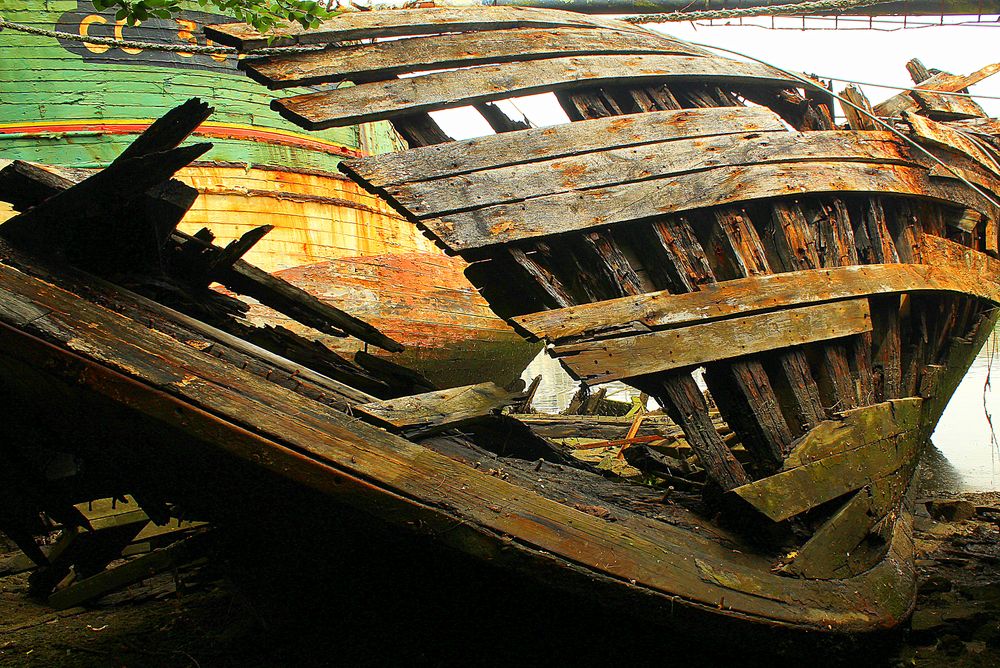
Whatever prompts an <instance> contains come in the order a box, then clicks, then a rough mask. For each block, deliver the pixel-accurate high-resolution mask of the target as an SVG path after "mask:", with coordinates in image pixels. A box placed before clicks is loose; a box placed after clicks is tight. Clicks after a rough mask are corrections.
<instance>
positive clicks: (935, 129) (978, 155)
mask: <svg viewBox="0 0 1000 668" xmlns="http://www.w3.org/2000/svg"><path fill="white" fill-rule="evenodd" d="M903 121H904V122H905V123H907V124H908V125H909V126H910V129H911V130H912V131H913V134H915V135H916V136H917V140H918V141H922V142H924V143H927V144H930V145H931V146H938V147H941V148H944V149H947V150H949V151H955V152H957V153H961V154H963V155H966V156H968V157H970V158H972V159H973V160H975V161H976V162H977V163H979V164H980V165H982V166H983V167H985V168H986V169H988V170H989V171H991V172H993V173H994V174H998V175H1000V164H998V162H997V159H996V157H994V155H992V154H991V153H989V152H987V151H986V149H984V148H983V147H982V146H980V145H979V144H978V143H977V142H976V141H975V140H974V139H973V138H972V137H970V136H969V135H966V134H965V133H963V132H962V131H961V130H959V129H957V128H955V127H952V126H950V125H945V124H944V123H938V122H937V121H932V120H931V119H929V118H924V117H923V116H918V115H917V114H914V113H911V112H904V113H903Z"/></svg>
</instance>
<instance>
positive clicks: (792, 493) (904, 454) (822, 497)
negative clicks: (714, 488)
mask: <svg viewBox="0 0 1000 668" xmlns="http://www.w3.org/2000/svg"><path fill="white" fill-rule="evenodd" d="M921 402H922V400H921V399H918V398H911V399H907V400H904V403H893V404H891V405H892V407H893V408H896V409H897V410H899V412H900V415H899V417H898V418H897V414H896V413H895V412H894V411H893V410H886V409H885V404H876V405H875V406H869V407H866V408H859V409H856V410H854V411H850V415H845V417H844V424H845V427H844V428H841V429H838V428H837V427H836V425H834V426H833V427H829V428H827V427H828V426H827V423H825V422H823V423H820V424H819V425H817V427H815V428H814V431H815V429H823V432H822V436H820V437H817V438H816V439H815V441H816V442H815V443H814V444H813V447H814V448H815V449H816V450H818V451H822V452H829V453H831V454H829V455H828V456H824V457H819V458H818V459H815V460H812V461H806V462H803V463H802V464H801V465H800V466H796V467H794V468H789V469H787V470H785V471H782V472H781V473H777V474H775V475H772V476H768V477H767V478H762V479H760V480H756V481H754V482H752V483H750V484H749V485H745V486H744V487H739V488H737V489H735V490H733V493H734V494H736V495H738V496H739V497H740V498H742V499H743V500H745V501H747V502H748V503H750V504H751V505H752V506H753V507H754V508H756V509H757V510H759V511H760V512H762V513H763V514H764V515H766V516H767V517H768V518H769V519H771V520H773V521H775V522H781V521H783V520H787V519H789V518H790V517H794V516H795V515H798V514H800V513H803V512H805V511H807V510H809V509H810V508H815V507H816V506H818V505H820V504H821V503H825V502H827V501H830V500H832V499H835V498H837V497H838V496H841V495H843V494H846V493H848V492H851V491H854V490H857V489H860V488H862V487H864V486H865V485H867V484H870V483H871V482H873V481H874V480H877V479H879V478H882V477H884V476H886V475H889V474H890V473H892V472H894V471H897V470H899V469H900V468H902V467H903V466H905V465H906V464H908V463H910V462H911V461H912V460H913V459H914V458H915V457H916V456H917V452H918V450H919V448H920V446H921V440H920V437H919V436H920V429H919V426H920V425H919V415H920V404H921ZM869 409H871V410H870V411H869ZM866 411H868V413H866ZM869 413H870V414H871V415H870V416H869ZM869 418H870V419H869ZM907 427H909V428H907ZM807 438H808V435H807ZM858 442H860V445H858V444H857V443H858Z"/></svg>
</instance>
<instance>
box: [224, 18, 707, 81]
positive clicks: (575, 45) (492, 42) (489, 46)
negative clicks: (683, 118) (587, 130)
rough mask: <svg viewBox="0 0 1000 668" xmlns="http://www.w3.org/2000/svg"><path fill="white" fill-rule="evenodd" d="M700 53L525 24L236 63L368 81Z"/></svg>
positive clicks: (662, 42) (614, 33)
mask: <svg viewBox="0 0 1000 668" xmlns="http://www.w3.org/2000/svg"><path fill="white" fill-rule="evenodd" d="M652 53H663V54H676V55H688V56H695V55H699V56H700V55H704V53H705V52H704V50H702V49H699V48H697V47H693V46H690V45H687V44H685V43H684V42H680V41H677V40H673V39H670V38H668V37H664V36H660V35H656V34H654V33H651V32H644V31H626V32H623V31H621V30H606V29H603V28H594V27H588V28H580V27H572V28H552V29H537V28H525V29H514V30H503V31H496V30H491V31H486V32H476V33H470V34H465V35H453V34H448V35H435V36H432V37H418V38H414V39H399V40H391V41H385V42H375V43H371V44H359V45H355V46H342V47H339V48H330V49H324V50H322V51H317V52H315V53H298V54H295V55H292V56H275V57H271V58H262V59H256V60H241V61H240V68H241V69H244V70H246V73H247V74H248V75H249V76H250V78H251V79H253V80H255V81H257V82H259V83H262V84H264V85H266V86H267V87H268V88H270V89H272V90H274V89H280V88H289V87H291V86H311V85H315V84H322V83H333V82H338V81H358V82H370V81H381V80H385V79H391V78H394V77H395V76H396V75H398V74H405V73H408V72H419V71H422V70H441V69H445V68H449V67H469V66H472V65H484V64H495V63H509V62H516V61H523V60H542V59H545V58H564V57H567V56H585V55H610V54H632V55H639V54H652Z"/></svg>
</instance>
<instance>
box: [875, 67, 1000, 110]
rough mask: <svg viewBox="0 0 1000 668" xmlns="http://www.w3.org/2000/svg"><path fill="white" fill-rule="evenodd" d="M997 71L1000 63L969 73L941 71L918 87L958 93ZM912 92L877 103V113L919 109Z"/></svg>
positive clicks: (999, 70)
mask: <svg viewBox="0 0 1000 668" xmlns="http://www.w3.org/2000/svg"><path fill="white" fill-rule="evenodd" d="M997 72H1000V63H993V64H992V65H987V66H986V67H983V68H981V69H979V70H976V71H975V72H973V73H972V74H967V75H956V74H948V73H946V72H941V73H940V74H935V75H934V76H932V77H931V78H930V79H927V80H926V81H922V82H921V83H920V85H919V86H917V88H918V89H920V90H929V91H941V92H946V93H957V92H959V91H962V90H965V89H966V88H968V87H969V86H971V85H973V84H976V83H979V82H980V81H982V80H983V79H986V78H988V77H991V76H993V75H994V74H996V73H997ZM910 93H911V91H904V92H902V93H899V94H898V95H894V96H892V97H891V98H889V99H888V100H885V101H884V102H880V103H879V104H876V105H875V108H874V111H875V115H877V116H898V115H900V114H901V113H902V112H904V111H917V109H918V108H919V105H918V104H917V101H916V100H915V99H914V98H913V96H912V95H911V94H910Z"/></svg>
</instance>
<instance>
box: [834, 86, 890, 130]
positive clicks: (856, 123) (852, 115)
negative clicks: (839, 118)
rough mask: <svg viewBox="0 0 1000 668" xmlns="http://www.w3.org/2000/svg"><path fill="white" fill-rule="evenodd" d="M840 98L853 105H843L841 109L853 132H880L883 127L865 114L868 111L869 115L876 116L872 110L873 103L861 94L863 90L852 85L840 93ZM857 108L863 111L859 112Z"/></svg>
mask: <svg viewBox="0 0 1000 668" xmlns="http://www.w3.org/2000/svg"><path fill="white" fill-rule="evenodd" d="M840 96H841V97H842V98H844V99H845V100H847V101H848V102H850V103H851V104H853V105H854V106H851V104H841V105H840V106H841V109H843V110H844V116H845V117H846V118H847V123H848V124H849V125H850V126H851V129H852V130H880V129H882V128H881V126H880V125H879V124H878V123H876V122H875V121H874V120H873V119H872V118H871V116H868V115H867V114H865V113H864V112H865V111H867V112H868V113H869V114H874V111H873V110H872V103H871V102H869V101H868V98H867V97H865V94H864V93H862V92H861V89H860V88H858V87H857V86H855V85H853V84H851V85H850V86H848V87H847V88H845V89H844V90H842V91H840ZM855 107H858V108H860V109H861V111H859V110H858V109H856V108H855Z"/></svg>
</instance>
